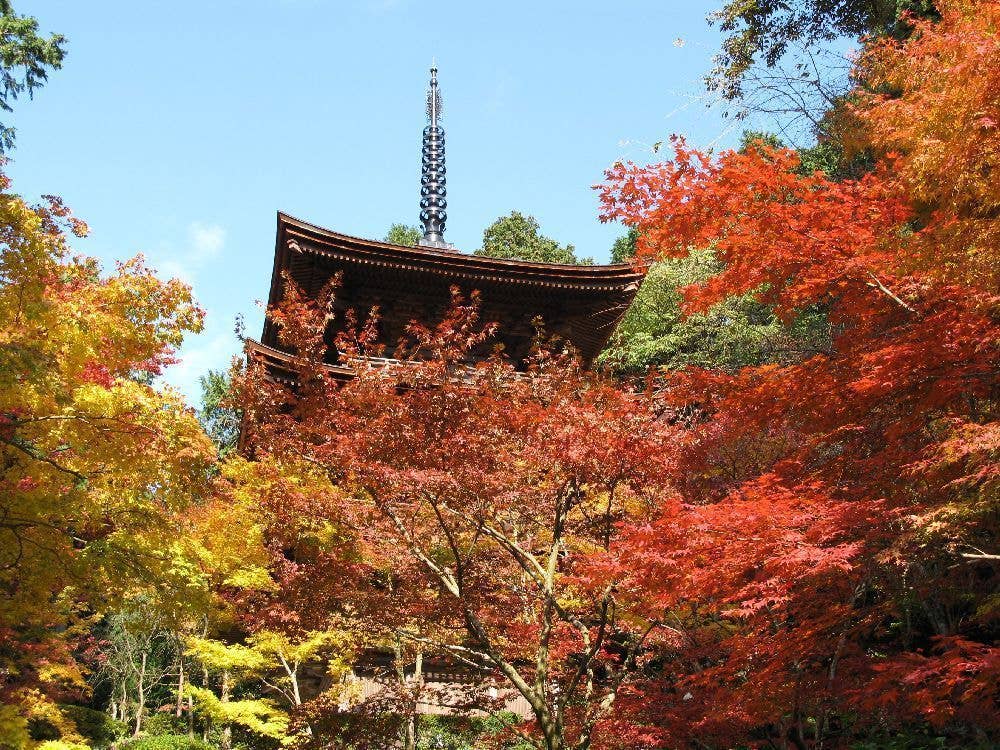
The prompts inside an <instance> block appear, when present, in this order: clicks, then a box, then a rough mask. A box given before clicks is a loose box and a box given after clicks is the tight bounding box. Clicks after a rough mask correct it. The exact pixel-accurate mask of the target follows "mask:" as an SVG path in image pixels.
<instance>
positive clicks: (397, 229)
mask: <svg viewBox="0 0 1000 750" xmlns="http://www.w3.org/2000/svg"><path fill="white" fill-rule="evenodd" d="M423 236H424V233H423V231H422V230H421V229H420V227H415V226H410V225H409V224H393V225H392V226H391V227H389V231H388V232H386V233H385V237H384V238H382V241H383V242H388V243H390V244H392V245H402V246H403V247H416V245H417V243H418V242H420V238H421V237H423Z"/></svg>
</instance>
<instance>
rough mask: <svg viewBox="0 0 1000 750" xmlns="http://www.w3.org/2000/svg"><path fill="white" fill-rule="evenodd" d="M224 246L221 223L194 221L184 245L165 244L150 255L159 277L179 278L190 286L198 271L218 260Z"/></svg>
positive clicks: (223, 232) (188, 228) (179, 243)
mask: <svg viewBox="0 0 1000 750" xmlns="http://www.w3.org/2000/svg"><path fill="white" fill-rule="evenodd" d="M225 246H226V229H225V227H223V226H221V225H220V224H212V223H208V222H203V221H193V222H191V223H190V224H188V227H187V237H186V239H184V240H183V242H172V241H167V242H163V243H161V244H160V247H159V248H158V249H156V250H154V251H153V252H152V253H150V260H151V261H152V263H153V266H154V267H155V268H156V269H157V271H158V272H159V274H160V277H161V278H164V279H180V280H181V281H183V282H184V283H185V284H191V285H193V284H194V282H195V280H196V279H197V277H198V274H199V272H200V271H201V270H202V269H203V268H204V267H205V266H207V265H208V264H210V263H211V262H212V261H213V260H215V259H216V258H218V257H219V256H220V255H221V254H222V251H223V249H224V248H225Z"/></svg>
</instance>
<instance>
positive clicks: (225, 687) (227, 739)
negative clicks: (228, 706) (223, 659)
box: [219, 669, 233, 750]
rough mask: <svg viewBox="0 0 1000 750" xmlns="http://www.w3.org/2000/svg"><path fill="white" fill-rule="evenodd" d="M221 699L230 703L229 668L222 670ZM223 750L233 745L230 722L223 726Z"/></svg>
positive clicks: (227, 749) (229, 749) (221, 744)
mask: <svg viewBox="0 0 1000 750" xmlns="http://www.w3.org/2000/svg"><path fill="white" fill-rule="evenodd" d="M219 699H220V700H221V701H222V702H223V703H229V670H228V669H224V670H223V671H222V688H221V691H220V693H219ZM220 746H221V747H222V750H231V748H232V746H233V728H232V727H231V726H230V725H229V724H228V722H227V723H226V724H225V726H223V727H222V742H221V743H220Z"/></svg>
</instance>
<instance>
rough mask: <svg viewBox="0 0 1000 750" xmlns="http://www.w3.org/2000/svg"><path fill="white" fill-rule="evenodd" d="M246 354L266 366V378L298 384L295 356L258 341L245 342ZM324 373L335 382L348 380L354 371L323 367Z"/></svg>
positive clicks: (332, 366) (339, 366)
mask: <svg viewBox="0 0 1000 750" xmlns="http://www.w3.org/2000/svg"><path fill="white" fill-rule="evenodd" d="M246 354H247V356H248V357H253V358H257V359H259V360H261V361H262V362H263V363H264V364H265V365H266V366H267V372H268V376H269V377H270V378H271V379H272V380H275V381H278V382H280V383H284V384H285V385H293V386H294V385H297V384H298V379H297V378H298V375H297V373H298V361H297V360H296V358H295V356H294V355H292V354H289V353H288V352H285V351H282V350H281V349H275V348H274V347H273V346H268V345H267V344H263V343H261V342H260V341H254V340H253V339H247V340H246ZM323 369H324V371H326V373H327V374H328V375H330V376H331V377H332V378H334V379H335V380H350V379H351V378H353V377H354V370H352V369H351V368H350V367H343V366H342V365H323Z"/></svg>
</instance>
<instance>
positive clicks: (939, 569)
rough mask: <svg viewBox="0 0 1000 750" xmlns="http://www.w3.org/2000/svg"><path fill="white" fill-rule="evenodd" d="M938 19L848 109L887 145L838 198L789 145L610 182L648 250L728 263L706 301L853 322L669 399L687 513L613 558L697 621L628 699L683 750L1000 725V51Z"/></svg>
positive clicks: (679, 145) (885, 52)
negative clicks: (737, 298)
mask: <svg viewBox="0 0 1000 750" xmlns="http://www.w3.org/2000/svg"><path fill="white" fill-rule="evenodd" d="M942 5H943V8H942V11H943V20H942V21H941V22H940V23H938V24H932V23H929V22H922V23H921V24H919V26H918V30H917V32H916V33H915V35H914V36H913V37H912V39H910V40H909V41H908V42H904V43H899V42H893V41H884V42H879V43H877V44H874V45H872V46H871V48H870V49H869V50H868V52H867V53H866V55H865V57H864V58H863V60H862V63H861V67H860V68H859V75H860V76H862V77H863V80H864V81H865V82H866V83H867V84H868V85H870V86H871V87H872V89H873V90H877V91H886V90H888V91H890V92H891V93H884V94H878V95H863V96H861V95H859V97H858V101H857V103H856V104H855V105H854V111H853V113H852V115H853V117H855V118H858V119H859V120H861V121H862V122H863V123H865V124H866V126H867V128H868V130H867V131H866V135H865V137H866V138H868V141H867V143H868V144H870V145H871V146H872V147H874V148H876V149H877V150H879V152H880V153H882V154H883V156H882V157H881V160H880V162H879V164H878V166H877V168H876V169H875V170H874V171H873V172H872V173H870V174H868V175H866V176H864V177H862V178H860V179H857V180H845V181H842V182H834V181H832V180H830V179H829V178H828V177H827V176H826V175H824V174H822V173H816V174H812V175H808V174H806V175H803V174H801V173H800V170H798V169H797V167H798V159H797V156H796V154H795V153H794V152H791V151H782V150H772V149H769V148H767V147H765V146H763V145H760V146H759V147H757V148H751V149H748V150H746V151H745V152H744V153H735V152H725V153H722V154H721V155H719V156H717V157H710V156H708V155H705V154H703V153H700V152H698V151H696V150H693V149H690V148H688V147H687V146H686V145H685V144H684V143H683V141H677V142H676V143H675V158H674V160H673V161H671V162H669V163H667V164H663V165H658V166H653V167H639V166H634V165H627V164H618V165H615V166H614V167H613V168H612V169H611V170H610V171H609V172H608V181H607V183H605V185H604V186H603V187H602V189H601V193H602V199H603V201H604V206H605V218H609V219H610V218H618V219H622V220H624V221H625V222H626V223H628V224H630V225H633V226H636V227H637V228H638V229H639V232H640V237H641V239H640V242H639V253H640V255H641V256H643V257H660V256H675V255H683V254H686V253H687V252H688V248H690V247H705V246H711V247H713V248H715V251H716V253H717V254H718V256H719V257H720V259H721V260H722V261H723V263H724V264H725V269H724V270H723V271H722V272H721V273H720V274H718V275H717V276H715V277H714V278H712V279H711V280H709V281H708V282H706V283H704V284H701V285H698V286H695V287H691V288H688V289H687V290H685V292H686V300H687V304H688V305H689V307H690V309H692V310H700V309H705V308H707V307H709V306H711V305H713V304H715V303H717V302H719V301H721V300H723V299H725V298H726V297H728V296H730V295H735V294H742V293H745V292H748V291H752V290H754V291H756V293H757V295H758V296H759V298H760V299H761V300H763V301H766V302H768V303H770V304H772V305H773V306H774V307H775V309H776V310H778V311H779V313H781V314H784V315H789V316H790V315H792V314H794V313H795V312H796V311H800V310H802V309H804V308H806V307H808V306H814V307H818V308H820V309H822V310H823V311H825V313H826V314H827V315H828V316H829V320H830V324H831V327H832V330H833V331H834V337H833V341H832V346H831V348H830V350H829V351H828V352H825V353H823V354H821V355H818V356H814V357H811V358H809V359H807V360H805V361H803V362H801V363H797V364H794V365H790V366H766V367H757V368H747V369H745V370H743V371H741V372H739V373H737V374H735V375H728V374H720V373H713V372H705V371H688V372H686V373H684V374H682V375H679V376H676V377H673V378H671V379H669V380H667V381H666V382H664V383H663V385H662V391H661V394H662V398H663V400H664V405H665V408H667V409H668V410H672V411H673V413H674V414H675V415H676V417H675V418H676V419H677V420H678V422H679V423H683V424H684V425H685V430H684V431H683V435H684V436H683V437H682V438H681V441H680V443H679V446H678V448H679V450H678V454H677V476H676V480H675V484H676V486H677V487H678V488H680V489H681V496H680V497H679V498H678V499H677V501H675V503H673V504H668V505H667V506H665V508H664V509H663V513H662V515H661V517H660V518H659V519H658V520H657V521H656V522H654V523H653V524H652V525H650V526H645V527H636V528H635V529H634V531H632V532H631V536H630V537H629V539H630V542H631V543H626V544H623V545H622V547H621V549H622V550H624V551H625V552H626V554H625V555H624V556H620V557H619V558H618V559H616V560H612V561H610V562H609V565H610V567H611V570H612V571H614V572H615V573H616V574H624V573H625V571H627V570H635V569H638V570H639V571H641V572H640V575H639V578H638V580H639V581H642V582H644V583H648V582H650V581H653V582H655V583H654V584H653V586H652V587H651V589H650V591H649V593H651V594H652V597H651V598H650V599H648V600H647V604H648V605H649V606H654V607H662V609H663V611H665V612H675V613H678V616H681V615H680V613H685V614H684V617H686V618H687V619H686V620H685V622H686V626H685V629H686V630H687V632H688V633H689V635H690V644H689V647H688V648H685V649H680V650H678V651H677V652H676V653H674V654H672V655H671V657H670V662H669V665H668V666H667V668H666V673H667V674H666V676H665V677H664V678H663V679H664V680H665V683H666V684H665V685H663V684H661V685H659V686H658V689H659V690H662V691H663V692H661V693H658V694H657V699H656V701H649V700H648V696H640V697H638V698H637V699H636V704H635V711H636V716H641V717H643V718H644V720H646V721H648V722H649V723H650V724H651V725H654V726H656V727H657V730H658V731H659V732H661V733H662V734H660V735H658V736H661V737H664V738H666V740H665V741H667V742H668V743H677V742H681V741H683V740H684V738H685V737H690V736H692V735H697V736H698V737H699V739H700V741H705V738H706V737H714V738H716V741H718V742H733V741H737V738H738V737H741V736H742V737H746V736H753V735H754V734H755V733H756V734H757V735H759V736H760V737H761V739H762V741H766V740H767V738H771V740H772V741H791V742H793V743H794V744H796V745H797V746H800V747H804V746H807V745H810V744H812V743H819V742H820V741H824V740H825V741H826V742H830V741H834V742H845V743H846V742H848V741H849V738H850V736H851V732H852V731H858V730H859V728H860V727H861V726H864V725H869V726H875V727H880V726H881V727H886V728H900V727H906V726H919V725H920V724H921V723H923V722H926V723H928V724H930V725H932V726H934V727H937V728H938V729H939V730H945V729H947V728H949V727H950V728H951V729H952V730H954V731H956V732H962V731H966V732H968V733H969V734H968V735H967V739H968V741H969V742H973V741H983V740H984V738H985V736H986V735H987V734H989V733H993V732H996V731H997V729H998V722H997V716H998V713H997V711H996V706H997V700H998V699H1000V695H998V691H997V685H998V684H1000V671H998V669H1000V652H998V650H997V648H996V644H995V639H996V636H997V628H998V623H997V617H998V611H997V606H996V593H995V592H996V587H997V564H998V558H997V547H996V538H997V537H996V534H997V518H998V516H997V511H998V506H997V463H996V462H997V452H998V448H1000V443H997V441H996V438H997V435H998V427H997V421H996V420H997V387H998V381H997V372H998V366H1000V349H998V346H997V342H998V340H1000V337H998V334H1000V329H998V315H1000V309H998V306H997V305H998V300H1000V297H998V292H1000V289H998V288H997V279H996V275H995V269H996V268H997V264H998V260H1000V258H998V254H997V244H996V242H995V241H994V239H993V238H995V237H996V235H995V232H996V231H997V228H998V227H1000V223H998V221H1000V217H998V216H997V215H996V212H995V210H993V209H992V208H991V206H994V205H995V204H996V202H997V200H998V197H997V196H998V195H1000V193H998V191H997V188H996V185H995V184H993V183H994V182H995V181H992V180H991V179H990V177H989V175H990V174H991V165H992V163H993V162H992V160H993V159H994V155H995V154H996V153H997V148H998V146H1000V131H998V129H997V126H996V123H994V122H993V120H992V115H991V113H992V112H993V111H994V110H995V107H996V106H997V85H998V83H1000V79H998V77H997V75H996V70H997V68H996V66H993V67H990V66H989V65H984V63H985V61H987V60H991V59H995V57H996V55H997V54H998V50H1000V40H998V38H997V36H996V34H997V29H996V19H997V16H996V13H997V9H996V5H995V4H993V3H944V4H942ZM973 71H975V72H973ZM865 90H869V89H865ZM637 595H640V596H643V595H644V594H637Z"/></svg>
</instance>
